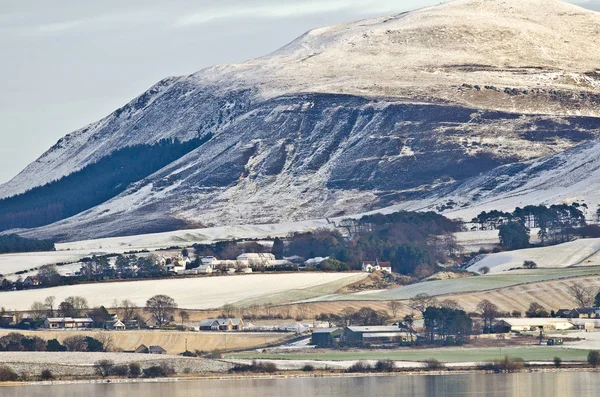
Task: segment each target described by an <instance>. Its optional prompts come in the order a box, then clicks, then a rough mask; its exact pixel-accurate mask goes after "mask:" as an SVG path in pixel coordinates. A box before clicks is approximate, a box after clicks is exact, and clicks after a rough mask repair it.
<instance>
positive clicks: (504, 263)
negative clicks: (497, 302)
mask: <svg viewBox="0 0 600 397" xmlns="http://www.w3.org/2000/svg"><path fill="white" fill-rule="evenodd" d="M599 250H600V239H581V240H576V241H571V242H568V243H565V244H559V245H555V246H551V247H541V248H528V249H523V250H517V251H510V252H499V253H497V254H489V255H485V257H484V258H483V259H481V260H480V261H478V262H476V263H475V264H473V265H471V266H470V267H469V268H468V270H469V271H471V272H478V271H479V269H481V268H482V267H485V266H487V267H488V268H489V269H490V274H493V273H500V272H505V271H507V270H510V269H513V268H518V267H522V266H523V262H524V261H534V262H535V263H536V264H537V265H538V268H563V267H570V266H575V265H579V264H585V265H587V266H593V265H598V263H583V262H584V261H586V260H587V259H588V258H590V257H592V256H594V254H596V253H597V252H598V251H599Z"/></svg>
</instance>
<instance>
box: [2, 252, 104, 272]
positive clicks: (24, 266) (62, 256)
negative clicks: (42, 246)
mask: <svg viewBox="0 0 600 397" xmlns="http://www.w3.org/2000/svg"><path fill="white" fill-rule="evenodd" d="M92 253H93V252H92V251H89V250H78V251H49V252H27V253H19V254H4V255H0V274H3V275H4V276H6V277H7V278H9V279H10V278H16V276H15V275H14V273H16V272H19V271H22V270H32V269H35V268H39V267H40V266H43V265H50V264H55V263H69V262H76V261H79V260H80V259H82V258H85V257H86V256H90V255H91V254H92ZM71 268H72V267H71ZM71 268H69V267H68V265H67V266H60V267H59V268H58V270H59V272H65V271H71V270H72V269H71ZM77 268H79V266H77ZM33 274H35V273H33Z"/></svg>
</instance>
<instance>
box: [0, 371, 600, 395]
mask: <svg viewBox="0 0 600 397" xmlns="http://www.w3.org/2000/svg"><path fill="white" fill-rule="evenodd" d="M0 395H1V396H2V397H23V396H27V397H79V396H86V397H133V396H144V397H170V396H177V397H197V396H218V397H280V396H286V397H288V396H289V397H296V396H297V397H312V396H327V397H358V396H377V397H382V396H411V397H433V396H435V397H438V396H486V397H504V396H511V397H513V396H522V397H532V396H543V397H551V396H557V397H558V396H560V397H568V396H577V397H587V396H600V372H585V371H580V372H555V373H519V374H489V375H488V374H486V375H482V374H461V375H443V376H438V375H415V376H408V375H407V376H391V377H360V378H302V379H277V380H263V379H260V380H259V379H249V380H206V381H179V382H167V383H130V384H76V385H52V386H22V387H0Z"/></svg>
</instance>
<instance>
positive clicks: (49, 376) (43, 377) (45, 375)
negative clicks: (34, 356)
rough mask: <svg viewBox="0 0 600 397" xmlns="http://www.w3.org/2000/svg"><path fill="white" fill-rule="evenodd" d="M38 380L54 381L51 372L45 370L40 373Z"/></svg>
mask: <svg viewBox="0 0 600 397" xmlns="http://www.w3.org/2000/svg"><path fill="white" fill-rule="evenodd" d="M40 379H41V380H52V379H54V375H53V374H52V371H50V370H49V369H45V370H43V371H42V373H41V375H40Z"/></svg>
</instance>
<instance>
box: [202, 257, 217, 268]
mask: <svg viewBox="0 0 600 397" xmlns="http://www.w3.org/2000/svg"><path fill="white" fill-rule="evenodd" d="M218 261H219V260H218V259H217V258H215V257H214V256H203V257H202V258H200V263H202V264H203V265H213V266H214V265H216V264H217V262H218Z"/></svg>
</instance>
